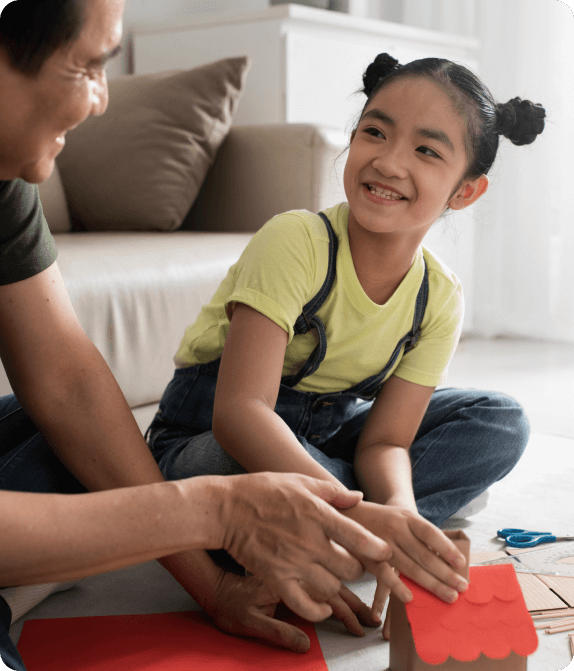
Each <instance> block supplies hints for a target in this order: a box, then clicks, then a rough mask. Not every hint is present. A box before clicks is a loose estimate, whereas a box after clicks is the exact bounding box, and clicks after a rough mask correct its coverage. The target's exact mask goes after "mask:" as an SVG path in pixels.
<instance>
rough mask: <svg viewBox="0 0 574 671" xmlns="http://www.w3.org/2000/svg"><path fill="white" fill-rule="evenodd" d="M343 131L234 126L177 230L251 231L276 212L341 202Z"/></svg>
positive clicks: (292, 126) (313, 209) (293, 126)
mask: <svg viewBox="0 0 574 671" xmlns="http://www.w3.org/2000/svg"><path fill="white" fill-rule="evenodd" d="M346 146H347V138H346V136H345V134H344V133H342V132H341V131H337V130H332V129H329V128H324V127H320V126H316V125H312V124H288V123H283V124H274V125H256V126H234V127H232V128H231V130H230V132H229V135H228V136H227V138H226V140H225V142H224V143H223V145H222V146H221V148H220V150H219V152H218V154H217V158H216V161H215V164H214V165H213V167H212V169H211V171H210V172H209V174H208V176H207V178H206V180H205V182H204V184H203V187H202V189H201V191H200V193H199V195H198V198H197V200H196V202H195V204H194V206H193V207H192V209H191V211H190V212H189V214H188V216H187V217H186V219H185V221H184V223H183V225H182V229H184V230H199V231H205V230H209V231H227V232H240V231H256V230H257V229H259V228H260V227H261V226H262V225H263V224H264V223H265V222H266V221H267V220H269V219H270V218H271V217H273V216H274V215H276V214H279V213H280V212H286V211H288V210H298V209H305V210H309V211H311V212H317V211H319V210H320V209H321V208H324V207H328V206H330V205H334V204H335V203H338V202H341V201H343V200H346V198H345V192H344V190H343V169H344V165H345V157H344V156H342V155H341V154H342V153H344V151H345V149H346Z"/></svg>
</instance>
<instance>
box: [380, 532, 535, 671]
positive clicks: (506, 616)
mask: <svg viewBox="0 0 574 671" xmlns="http://www.w3.org/2000/svg"><path fill="white" fill-rule="evenodd" d="M446 534H447V536H448V537H449V538H450V539H451V540H452V541H453V542H454V543H455V545H456V546H457V547H458V548H459V550H460V551H461V552H463V554H465V556H466V558H467V566H466V567H465V568H464V569H462V570H461V571H459V573H460V575H462V576H464V577H465V578H466V579H469V578H470V585H469V587H468V589H467V590H466V592H462V593H461V594H459V597H458V599H457V601H456V602H455V603H453V604H447V603H445V602H444V601H442V600H440V599H439V598H437V597H436V596H434V595H433V594H431V593H430V592H428V591H427V590H426V589H424V588H422V587H419V585H417V584H416V583H414V582H413V581H412V580H409V579H408V578H406V577H404V576H401V580H403V581H404V583H405V584H406V585H407V586H408V587H409V589H410V590H411V591H412V593H413V596H414V598H413V600H412V601H411V602H409V603H407V604H403V603H401V602H400V601H399V600H398V599H397V598H396V597H394V596H393V595H391V599H390V603H389V608H390V609H391V648H390V669H389V671H526V662H527V656H528V655H531V654H532V653H533V652H534V651H535V650H536V648H537V647H538V637H537V635H536V630H535V629H534V624H533V622H532V619H531V617H530V615H529V613H528V610H527V608H526V604H525V602H524V597H523V595H522V591H521V589H520V585H519V584H518V580H517V578H516V572H515V570H514V567H513V566H511V565H507V564H505V565H500V566H474V567H472V568H471V569H470V570H469V568H468V557H469V551H470V541H469V539H468V538H467V536H466V535H465V534H464V533H463V532H462V531H454V532H446Z"/></svg>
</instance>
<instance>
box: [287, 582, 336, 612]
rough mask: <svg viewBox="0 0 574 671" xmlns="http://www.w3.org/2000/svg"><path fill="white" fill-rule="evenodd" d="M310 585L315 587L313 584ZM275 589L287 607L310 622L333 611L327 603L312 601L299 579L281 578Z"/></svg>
mask: <svg viewBox="0 0 574 671" xmlns="http://www.w3.org/2000/svg"><path fill="white" fill-rule="evenodd" d="M312 587H313V589H315V585H312ZM277 591H278V592H279V595H280V596H281V599H282V601H283V602H284V603H285V605H286V606H287V607H288V608H290V609H291V610H292V611H293V612H294V613H296V614H297V615H299V616H300V617H302V618H304V619H305V620H309V621H310V622H321V621H322V620H325V619H326V618H328V617H329V616H330V615H331V614H332V613H333V610H332V609H331V606H329V605H328V604H326V603H316V602H315V601H313V600H312V599H311V597H310V596H309V595H308V594H307V592H306V591H305V590H304V589H303V587H302V586H301V585H300V584H299V581H298V580H295V579H293V578H290V579H288V580H282V581H281V582H280V583H279V584H278V585H277Z"/></svg>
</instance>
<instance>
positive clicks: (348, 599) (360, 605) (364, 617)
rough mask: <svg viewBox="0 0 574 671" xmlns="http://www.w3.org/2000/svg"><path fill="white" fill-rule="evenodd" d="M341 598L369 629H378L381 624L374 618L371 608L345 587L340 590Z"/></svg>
mask: <svg viewBox="0 0 574 671" xmlns="http://www.w3.org/2000/svg"><path fill="white" fill-rule="evenodd" d="M339 596H340V597H341V599H342V600H343V601H344V602H345V603H346V604H347V605H348V606H349V608H350V609H351V610H352V611H353V613H355V615H356V616H357V618H358V619H359V621H360V622H362V623H363V624H365V625H367V627H378V626H379V625H380V624H381V622H380V620H377V619H376V618H375V617H374V616H373V611H372V610H371V608H370V607H369V606H367V604H366V603H365V602H364V601H362V599H360V598H359V597H358V596H357V595H356V594H355V593H354V592H352V591H351V590H350V589H349V588H348V587H346V586H345V585H342V587H341V589H340V590H339Z"/></svg>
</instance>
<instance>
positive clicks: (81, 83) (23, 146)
mask: <svg viewBox="0 0 574 671" xmlns="http://www.w3.org/2000/svg"><path fill="white" fill-rule="evenodd" d="M123 8H124V0H87V4H86V19H85V23H84V26H83V28H82V31H81V33H80V35H79V37H78V39H77V40H75V41H74V42H71V43H70V44H67V45H65V46H64V47H61V48H60V49H58V51H56V52H54V53H53V54H52V56H50V58H49V59H48V60H47V61H46V62H45V63H44V65H43V66H42V69H41V71H40V73H39V74H38V76H37V77H28V76H26V75H23V74H22V73H20V72H18V71H17V70H14V68H13V67H12V66H11V65H10V63H9V60H8V58H7V56H6V54H5V53H4V52H3V51H2V50H1V49H0V180H12V179H16V178H17V177H21V178H22V179H25V180H26V181H27V182H30V183H32V184H34V183H39V182H42V181H44V180H45V179H48V177H49V176H50V175H51V174H52V171H53V169H54V160H55V158H56V156H57V155H58V154H59V153H60V151H61V150H62V148H63V146H64V144H65V138H64V136H65V134H66V132H67V131H68V130H70V129H72V128H75V127H76V126H77V125H78V124H80V123H82V121H84V120H85V119H86V118H87V117H88V116H89V115H90V114H103V113H104V111H105V110H106V107H107V105H108V84H107V79H106V72H105V65H106V62H107V61H108V60H109V58H111V57H113V56H114V55H115V53H116V52H117V51H118V50H119V46H118V45H119V42H120V39H121V36H122V13H123Z"/></svg>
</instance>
